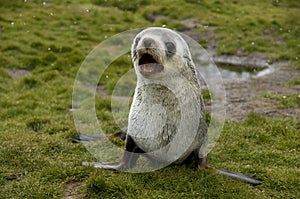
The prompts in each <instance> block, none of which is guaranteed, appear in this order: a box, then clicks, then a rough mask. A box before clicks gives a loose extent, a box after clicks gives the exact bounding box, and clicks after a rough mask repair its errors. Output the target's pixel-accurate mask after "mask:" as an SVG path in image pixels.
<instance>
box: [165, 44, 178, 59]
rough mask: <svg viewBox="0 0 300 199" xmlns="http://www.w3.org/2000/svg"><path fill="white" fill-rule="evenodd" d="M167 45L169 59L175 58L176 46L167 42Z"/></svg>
mask: <svg viewBox="0 0 300 199" xmlns="http://www.w3.org/2000/svg"><path fill="white" fill-rule="evenodd" d="M165 45H166V48H167V51H166V53H167V56H168V57H171V56H173V55H174V54H175V53H176V47H175V44H174V43H172V42H166V43H165Z"/></svg>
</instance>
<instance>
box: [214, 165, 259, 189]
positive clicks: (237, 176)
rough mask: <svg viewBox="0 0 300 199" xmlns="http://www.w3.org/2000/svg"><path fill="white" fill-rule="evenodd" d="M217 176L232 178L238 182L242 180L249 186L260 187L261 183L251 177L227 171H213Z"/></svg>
mask: <svg viewBox="0 0 300 199" xmlns="http://www.w3.org/2000/svg"><path fill="white" fill-rule="evenodd" d="M214 170H215V171H216V172H217V173H218V174H221V175H223V176H227V177H229V178H233V179H238V180H242V181H244V182H246V183H249V184H251V185H254V186H256V185H260V184H261V183H262V181H261V180H259V179H256V178H254V177H252V176H249V175H245V174H242V173H239V172H233V171H227V170H219V169H214Z"/></svg>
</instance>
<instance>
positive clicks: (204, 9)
mask: <svg viewBox="0 0 300 199" xmlns="http://www.w3.org/2000/svg"><path fill="white" fill-rule="evenodd" d="M299 10H300V4H299V3H298V2H297V1H292V0H290V1H289V0H283V1H271V0H269V1H258V0H257V1H251V2H250V1H223V0H219V1H193V0H186V1H177V0H176V1H169V0H168V1H162V2H161V1H151V2H149V1H142V0H141V1H136V2H135V1H128V2H127V1H126V3H125V1H121V2H119V1H107V2H106V1H100V0H92V1H89V0H75V1H58V0H49V1H39V0H27V1H11V0H1V2H0V13H1V14H0V39H1V46H0V51H1V56H0V108H1V111H0V141H1V145H0V187H1V188H0V198H61V197H62V196H63V195H64V188H65V185H66V184H68V183H71V182H79V183H80V184H82V187H81V189H79V190H75V192H76V191H77V192H78V195H81V196H86V197H87V198H213V197H220V198H299V195H300V193H299V189H300V187H299V174H300V173H299V129H300V123H299V118H298V120H297V118H295V119H293V118H275V119H269V118H265V117H263V116H260V115H255V114H251V115H249V116H248V118H247V119H246V120H245V121H243V122H227V123H226V125H225V127H224V131H223V133H222V135H221V138H220V139H219V142H218V144H217V146H216V147H215V148H214V149H213V151H212V152H211V153H210V154H209V161H210V163H211V164H213V165H214V166H216V167H217V168H226V169H228V170H234V171H240V172H243V173H251V174H255V175H256V176H257V177H259V178H261V179H262V180H263V181H264V182H263V184H262V185H260V186H257V187H252V186H250V185H247V184H244V183H241V182H239V181H234V180H230V179H227V178H224V177H222V176H218V175H216V174H214V173H211V172H210V171H205V170H195V169H193V168H190V167H189V166H188V165H187V166H171V167H168V168H165V169H162V170H159V171H155V172H151V173H144V174H130V173H121V172H111V171H103V170H97V169H94V168H90V167H85V166H82V165H81V163H82V162H83V161H93V160H94V159H93V157H92V155H91V154H90V153H89V152H88V151H87V150H86V149H85V148H84V146H82V145H81V144H73V143H72V142H71V140H72V138H74V137H75V135H76V129H75V126H74V121H73V117H72V114H71V113H70V111H69V109H70V108H71V107H72V104H71V103H72V99H71V97H72V91H73V84H74V80H75V77H76V73H77V71H78V69H79V67H80V64H81V62H82V61H83V60H84V58H85V56H86V55H87V54H88V53H89V52H90V51H91V50H92V49H93V48H94V47H95V46H96V45H98V43H99V42H101V41H103V40H104V39H105V38H108V37H110V36H112V35H114V34H116V33H119V32H121V31H125V30H128V29H131V28H139V27H147V26H162V25H166V26H167V27H168V28H172V29H176V30H184V29H186V27H185V25H184V24H182V23H181V21H182V20H186V19H189V20H192V21H196V22H197V23H199V24H202V25H204V26H203V27H199V32H201V31H202V32H203V31H205V30H206V29H205V26H214V37H215V39H217V40H218V44H217V46H216V47H217V51H218V53H219V54H235V53H236V52H237V51H242V52H243V53H244V54H245V55H247V54H250V53H252V52H263V53H266V54H267V55H268V56H269V57H270V59H272V60H282V59H285V60H290V61H291V66H293V67H296V68H299V67H300V65H299V60H298V59H299V54H300V47H299V36H298V35H300V32H299V23H300V21H299ZM157 15H161V16H165V17H161V19H159V20H155V21H154V22H151V21H149V16H157ZM147 19H148V20H147ZM204 29H205V30H204ZM199 42H204V43H207V41H203V40H201V41H199ZM117 64H119V65H120V64H121V65H122V64H123V65H124V66H125V65H126V67H128V64H127V60H126V59H121V60H120V61H119V62H118V63H117ZM12 68H17V69H26V70H29V71H30V72H31V74H30V75H28V76H26V77H23V78H17V79H14V78H12V77H11V76H10V75H9V74H8V72H7V69H12ZM124 72H126V68H125V69H124V67H119V68H118V67H115V68H114V70H111V71H109V70H108V71H107V75H109V76H110V77H111V82H112V83H111V82H105V81H100V84H101V85H103V87H104V88H105V89H107V91H108V92H111V91H112V88H113V85H114V82H116V79H117V78H118V77H116V76H114V74H122V73H124ZM297 82H298V83H297ZM295 84H299V79H295V80H293V81H290V82H287V85H286V86H289V85H295ZM266 97H275V98H276V99H277V98H278V99H279V100H281V98H282V96H266ZM290 97H291V103H290V102H289V103H288V108H290V107H292V108H299V97H298V96H287V98H290ZM297 97H298V98H297ZM96 100H97V109H98V112H97V114H98V116H99V117H101V120H102V122H103V125H104V126H103V128H104V129H106V130H108V131H109V130H111V131H114V130H116V126H114V125H115V124H114V123H113V122H112V120H113V118H112V115H111V113H110V101H109V100H107V99H106V98H101V96H98V97H97V99H96ZM295 101H296V105H295ZM290 104H291V105H290ZM278 106H281V101H280V102H279V105H278ZM281 108H287V107H286V104H283V106H282V107H281ZM79 193H80V194H79Z"/></svg>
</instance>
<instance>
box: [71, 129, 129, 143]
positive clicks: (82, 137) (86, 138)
mask: <svg viewBox="0 0 300 199" xmlns="http://www.w3.org/2000/svg"><path fill="white" fill-rule="evenodd" d="M126 132H127V129H121V130H120V131H118V132H116V133H113V134H82V133H78V135H77V136H76V138H74V139H73V140H72V142H74V143H82V142H94V141H97V140H102V139H104V138H105V137H112V138H120V139H121V140H122V141H125V139H126Z"/></svg>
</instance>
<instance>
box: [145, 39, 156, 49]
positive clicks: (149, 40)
mask: <svg viewBox="0 0 300 199" xmlns="http://www.w3.org/2000/svg"><path fill="white" fill-rule="evenodd" d="M153 43H154V40H153V39H150V38H145V39H144V40H143V44H144V47H145V48H150V47H151V46H152V45H153Z"/></svg>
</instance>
